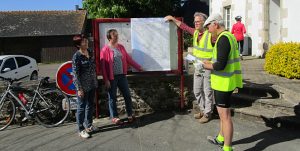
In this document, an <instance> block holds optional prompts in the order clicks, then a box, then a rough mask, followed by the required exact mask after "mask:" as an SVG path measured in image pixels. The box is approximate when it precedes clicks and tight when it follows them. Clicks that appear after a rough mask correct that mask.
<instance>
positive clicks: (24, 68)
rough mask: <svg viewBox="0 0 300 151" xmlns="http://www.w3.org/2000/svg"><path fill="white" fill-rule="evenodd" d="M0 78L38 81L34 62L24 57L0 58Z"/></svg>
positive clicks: (6, 56) (5, 56)
mask: <svg viewBox="0 0 300 151" xmlns="http://www.w3.org/2000/svg"><path fill="white" fill-rule="evenodd" d="M0 77H4V78H11V79H17V80H21V79H30V80H36V79H38V66H37V63H36V60H35V59H33V58H31V57H28V56H24V55H2V56H0Z"/></svg>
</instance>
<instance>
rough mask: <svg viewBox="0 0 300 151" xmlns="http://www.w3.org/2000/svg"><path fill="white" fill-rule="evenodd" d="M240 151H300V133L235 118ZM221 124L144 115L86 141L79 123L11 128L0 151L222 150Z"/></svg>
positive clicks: (105, 127)
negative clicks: (212, 139)
mask: <svg viewBox="0 0 300 151" xmlns="http://www.w3.org/2000/svg"><path fill="white" fill-rule="evenodd" d="M233 119H234V129H235V131H234V141H233V144H234V150H235V151H245V150H247V151H260V150H267V151H282V150H285V151H298V150H299V147H300V139H299V138H300V132H299V130H288V129H283V128H282V129H278V128H270V127H266V126H265V125H264V124H262V123H259V122H255V121H252V120H248V119H245V118H243V117H237V116H236V117H234V118H233ZM218 122H219V120H218V119H215V120H212V121H211V122H209V123H207V124H204V125H202V124H199V123H198V122H197V121H196V120H194V119H193V117H192V114H179V113H174V112H172V113H157V114H150V115H144V116H141V117H140V118H138V120H137V121H136V123H134V124H130V125H123V126H115V125H112V124H111V123H110V121H109V120H108V119H107V118H103V119H99V120H95V126H98V127H99V128H100V129H101V131H100V132H98V133H95V134H93V135H92V138H90V139H87V140H84V139H82V138H80V137H79V136H78V134H77V132H76V124H75V123H67V124H64V125H63V126H60V127H56V128H44V127H42V126H40V125H32V126H25V127H20V126H11V127H9V128H8V129H6V130H4V131H1V132H0V150H1V151H35V150H37V151H38V150H42V151H64V150H70V151H76V150H97V151H211V150H216V149H217V147H216V146H214V145H212V144H209V143H208V142H207V141H206V136H207V135H216V134H217V133H218Z"/></svg>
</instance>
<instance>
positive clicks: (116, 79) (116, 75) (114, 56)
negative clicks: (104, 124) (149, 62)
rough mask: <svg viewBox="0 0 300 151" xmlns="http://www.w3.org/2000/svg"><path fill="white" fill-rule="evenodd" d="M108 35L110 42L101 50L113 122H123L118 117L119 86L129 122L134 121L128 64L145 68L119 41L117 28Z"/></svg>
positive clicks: (136, 67) (137, 67) (103, 72)
mask: <svg viewBox="0 0 300 151" xmlns="http://www.w3.org/2000/svg"><path fill="white" fill-rule="evenodd" d="M106 37H107V39H108V41H109V43H108V44H107V45H105V46H104V47H103V48H102V50H101V52H100V64H101V65H100V67H101V72H102V76H103V80H104V83H105V87H106V88H107V89H108V99H109V112H110V117H111V119H112V122H113V123H115V124H122V121H121V120H120V119H119V117H118V112H117V105H116V102H117V95H116V94H117V88H119V90H120V91H121V93H122V95H123V97H124V100H125V106H126V112H127V115H128V122H133V120H134V116H133V113H132V100H131V95H130V91H129V87H128V82H127V78H126V74H127V69H128V65H131V66H133V67H134V68H135V69H137V70H139V71H143V69H142V68H141V66H140V65H138V64H137V63H136V62H135V61H134V60H133V59H132V58H131V57H130V56H129V55H128V53H127V52H126V50H125V48H124V46H123V45H121V44H119V43H118V32H117V30H115V29H110V30H108V31H107V34H106Z"/></svg>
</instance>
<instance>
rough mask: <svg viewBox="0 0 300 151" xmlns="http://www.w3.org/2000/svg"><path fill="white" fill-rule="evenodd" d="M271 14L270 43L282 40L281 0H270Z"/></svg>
mask: <svg viewBox="0 0 300 151" xmlns="http://www.w3.org/2000/svg"><path fill="white" fill-rule="evenodd" d="M269 14H270V15H269V16H270V17H269V19H270V31H269V38H270V43H271V44H275V43H277V42H278V41H280V26H281V25H280V0H270V9H269Z"/></svg>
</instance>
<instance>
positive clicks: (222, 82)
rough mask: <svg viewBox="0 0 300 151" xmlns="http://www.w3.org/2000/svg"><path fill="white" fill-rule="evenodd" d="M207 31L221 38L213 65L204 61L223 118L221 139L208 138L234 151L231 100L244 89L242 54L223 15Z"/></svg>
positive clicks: (210, 20) (207, 23)
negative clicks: (225, 24) (226, 27)
mask: <svg viewBox="0 0 300 151" xmlns="http://www.w3.org/2000/svg"><path fill="white" fill-rule="evenodd" d="M204 27H207V28H208V31H209V32H210V33H211V34H212V36H213V37H214V36H215V37H218V38H217V41H216V43H215V46H214V49H213V56H212V62H210V61H204V64H203V66H202V67H203V68H205V69H209V70H211V71H212V73H211V87H212V89H213V90H214V97H215V103H216V106H217V110H218V113H219V116H220V132H219V134H218V136H216V137H211V136H208V137H207V139H208V141H209V142H211V143H213V144H216V145H219V146H221V149H222V150H224V151H232V144H231V143H232V137H233V124H232V120H231V113H230V109H229V108H230V96H231V94H232V92H233V91H234V89H236V88H242V87H243V83H242V73H241V64H240V60H239V58H240V54H239V50H238V44H237V41H236V39H235V37H234V35H232V34H231V33H230V32H228V31H225V27H224V20H223V18H222V17H221V16H220V15H219V14H213V15H211V16H209V17H208V19H207V20H206V21H205V23H204Z"/></svg>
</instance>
